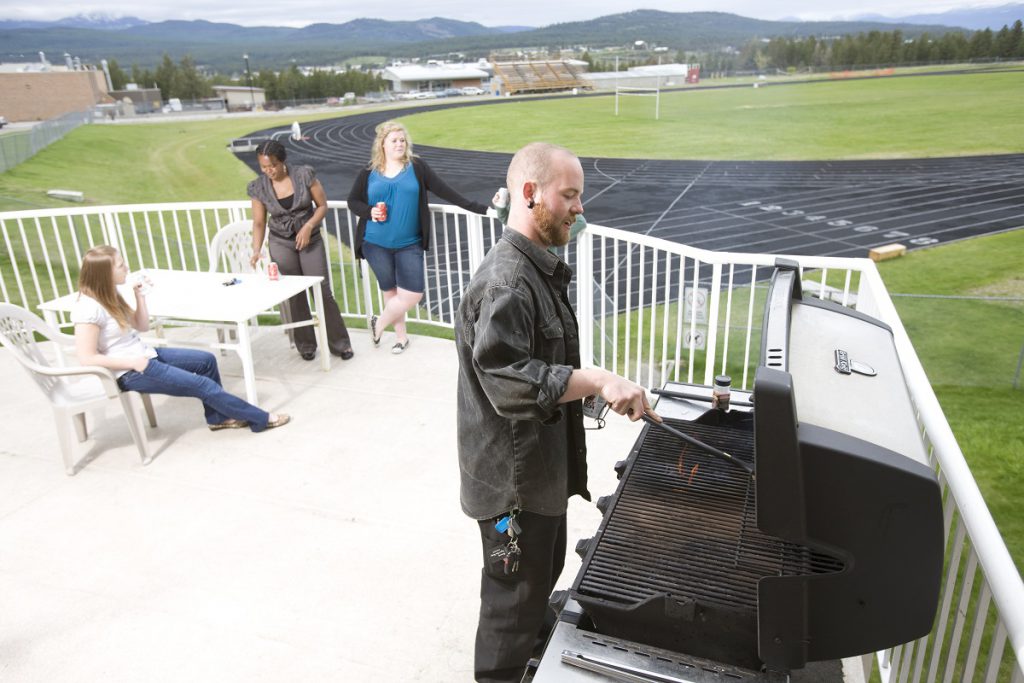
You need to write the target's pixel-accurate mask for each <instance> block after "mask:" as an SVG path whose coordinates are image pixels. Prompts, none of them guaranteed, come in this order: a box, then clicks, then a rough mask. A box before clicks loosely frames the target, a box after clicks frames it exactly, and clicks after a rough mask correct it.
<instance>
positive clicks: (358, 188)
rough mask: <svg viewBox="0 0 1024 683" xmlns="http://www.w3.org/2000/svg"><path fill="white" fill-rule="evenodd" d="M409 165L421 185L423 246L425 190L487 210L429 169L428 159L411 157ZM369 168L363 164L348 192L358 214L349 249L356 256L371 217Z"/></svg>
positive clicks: (426, 235)
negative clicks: (426, 160)
mask: <svg viewBox="0 0 1024 683" xmlns="http://www.w3.org/2000/svg"><path fill="white" fill-rule="evenodd" d="M412 168H413V171H415V172H416V182H418V183H419V185H420V207H419V209H420V210H419V214H420V216H419V217H420V241H421V243H422V245H423V249H424V250H426V249H430V208H429V207H428V206H427V191H428V190H429V191H430V192H433V193H434V194H436V195H437V196H438V197H440V198H441V199H447V200H448V201H450V202H451V203H452V204H455V205H456V206H460V207H462V208H463V209H466V210H467V211H472V212H473V213H479V214H486V213H487V208H488V207H487V205H486V204H481V203H480V202H474V201H470V200H469V199H466V198H465V197H463V196H462V195H461V194H459V193H458V192H456V191H455V190H453V189H452V188H451V187H449V186H448V184H447V183H446V182H444V181H443V180H441V177H440V176H439V175H437V174H436V173H434V171H433V170H431V168H430V166H428V165H427V162H425V161H423V160H422V159H420V158H419V157H413V159H412ZM370 171H371V169H369V168H364V169H363V170H362V171H360V172H359V175H358V176H356V180H355V182H354V183H352V191H351V192H349V193H348V210H349V211H351V212H352V213H354V214H355V215H357V216H359V224H358V225H357V226H356V243H355V244H353V245H352V251H354V252H355V255H356V258H363V238H364V236H365V235H366V221H368V220H369V219H370V208H371V207H370V205H369V204H368V203H367V196H366V193H367V190H366V187H367V185H368V183H369V180H370Z"/></svg>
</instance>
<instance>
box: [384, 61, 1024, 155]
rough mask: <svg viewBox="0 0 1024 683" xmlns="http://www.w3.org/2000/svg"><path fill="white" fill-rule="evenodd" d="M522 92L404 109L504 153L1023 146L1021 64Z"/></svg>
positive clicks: (410, 121) (897, 151)
mask: <svg viewBox="0 0 1024 683" xmlns="http://www.w3.org/2000/svg"><path fill="white" fill-rule="evenodd" d="M614 100H615V98H614V95H609V96H607V97H594V98H575V99H562V100H549V101H523V102H521V103H515V104H506V105H502V106H498V107H472V108H466V109H451V110H442V111H434V112H424V113H422V114H416V115H414V116H407V117H405V118H404V119H403V121H404V122H405V123H406V124H407V125H408V126H409V129H410V134H411V136H412V138H413V140H415V141H416V142H417V143H424V144H430V145H439V146H442V147H460V148H469V149H478V150H486V151H496V152H513V151H515V150H516V149H518V148H519V147H520V146H521V145H522V144H523V143H524V142H526V141H530V140H548V141H551V142H557V143H559V144H562V145H565V146H566V147H568V148H570V149H572V150H573V151H574V152H576V153H577V154H580V155H583V156H597V157H628V158H642V159H731V160H736V159H761V160H800V159H884V158H913V157H932V156H958V155H973V154H1001V153H1013V152H1024V119H1022V118H1021V116H1020V102H1021V101H1022V100H1024V70H1022V71H1012V72H1008V73H984V72H979V73H970V74H964V75H948V76H946V75H943V76H919V77H901V78H878V79H869V80H849V81H824V80H823V81H816V82H813V83H802V84H796V83H793V84H791V85H772V86H770V87H760V88H753V87H746V88H738V89H725V90H713V89H694V90H689V91H682V92H680V91H675V92H663V93H662V95H661V118H660V120H655V119H654V99H653V98H652V97H620V99H619V116H618V117H616V116H614V113H613V112H614V106H615V102H614Z"/></svg>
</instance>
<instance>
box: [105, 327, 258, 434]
mask: <svg viewBox="0 0 1024 683" xmlns="http://www.w3.org/2000/svg"><path fill="white" fill-rule="evenodd" d="M156 354H157V357H156V358H151V359H150V360H149V365H147V366H146V370H145V371H144V372H136V371H135V370H129V371H128V372H126V373H124V374H123V375H121V377H119V378H118V380H117V384H118V386H120V387H121V388H122V389H123V390H125V391H138V392H139V393H142V394H167V395H168V396H192V397H193V398H198V399H199V400H200V401H202V402H203V409H204V410H205V412H206V424H211V425H213V424H219V423H221V422H224V421H225V420H229V419H234V420H245V421H246V422H248V423H249V428H250V429H252V431H254V432H261V431H263V430H264V429H266V428H267V421H268V420H269V419H270V415H269V414H268V413H267V411H265V410H261V409H259V408H257V407H256V406H254V405H252V404H251V403H247V402H246V401H243V400H242V399H240V398H238V397H237V396H235V395H233V394H229V393H228V392H226V391H224V387H222V386H221V383H220V370H218V369H217V358H216V357H215V356H214V355H213V354H212V353H210V352H208V351H199V350H197V349H175V348H166V347H161V348H158V349H157V350H156Z"/></svg>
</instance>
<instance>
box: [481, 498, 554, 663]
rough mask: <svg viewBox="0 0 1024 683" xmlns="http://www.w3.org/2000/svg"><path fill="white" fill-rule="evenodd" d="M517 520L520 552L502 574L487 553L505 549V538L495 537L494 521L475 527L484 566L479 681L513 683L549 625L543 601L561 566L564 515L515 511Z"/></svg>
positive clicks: (550, 618) (549, 616)
mask: <svg viewBox="0 0 1024 683" xmlns="http://www.w3.org/2000/svg"><path fill="white" fill-rule="evenodd" d="M516 521H518V522H519V526H520V527H521V529H522V532H521V533H520V534H519V536H518V541H519V549H520V550H521V551H522V554H521V555H520V557H519V567H518V569H517V571H515V572H514V573H510V574H507V575H506V574H505V572H504V563H503V562H502V560H501V559H500V558H497V559H496V558H492V557H491V553H492V551H494V550H495V549H496V548H504V547H505V546H507V545H508V542H509V540H510V539H509V536H508V534H507V533H499V532H498V531H497V530H496V529H495V528H494V520H483V521H481V522H480V523H479V524H480V538H481V540H482V542H483V561H484V568H483V572H482V574H481V577H480V622H479V624H478V625H477V631H476V653H475V660H474V667H473V668H474V674H475V677H476V680H477V681H480V682H484V681H486V682H487V683H497V682H498V681H502V682H504V681H514V682H515V683H518V681H520V680H521V679H522V677H523V672H524V670H525V669H526V664H527V663H528V662H529V661H530V657H531V656H533V654H534V653H535V651H537V650H538V648H539V646H542V645H543V643H544V641H545V640H546V639H547V636H548V634H549V632H550V630H551V628H552V626H553V625H554V619H553V617H554V614H553V612H552V611H551V609H550V608H549V607H548V597H549V596H550V595H551V591H552V589H554V587H555V582H556V581H558V577H559V575H560V574H561V573H562V567H563V565H564V564H565V535H566V532H565V515H564V514H562V515H559V516H557V517H550V516H547V515H538V514H535V513H531V512H520V513H519V514H518V515H517V517H516Z"/></svg>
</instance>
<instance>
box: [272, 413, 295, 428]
mask: <svg viewBox="0 0 1024 683" xmlns="http://www.w3.org/2000/svg"><path fill="white" fill-rule="evenodd" d="M291 421H292V418H291V416H290V415H286V414H285V413H278V414H277V419H275V420H269V421H268V422H267V429H273V428H274V427H283V426H285V425H286V424H288V423H289V422H291Z"/></svg>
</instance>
